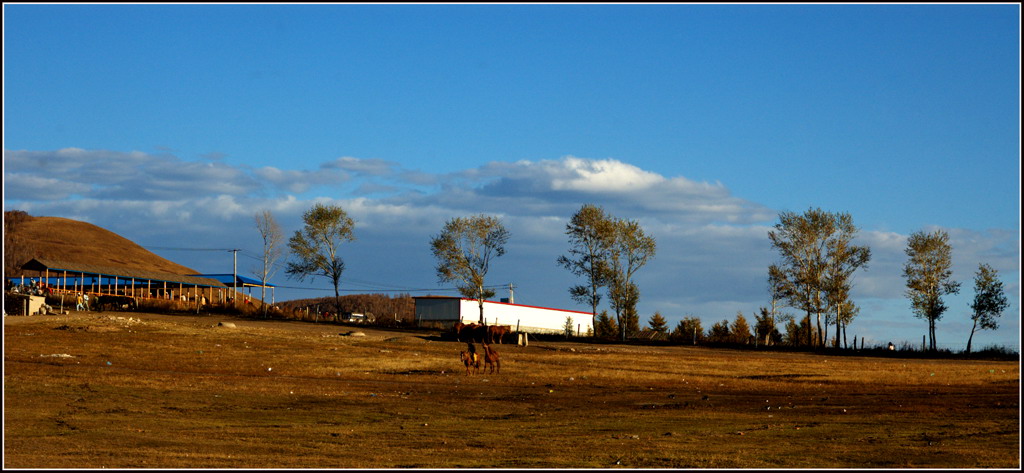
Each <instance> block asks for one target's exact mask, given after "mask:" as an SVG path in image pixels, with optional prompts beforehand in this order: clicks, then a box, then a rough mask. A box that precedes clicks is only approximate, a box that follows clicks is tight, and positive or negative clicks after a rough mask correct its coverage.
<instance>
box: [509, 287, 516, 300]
mask: <svg viewBox="0 0 1024 473" xmlns="http://www.w3.org/2000/svg"><path fill="white" fill-rule="evenodd" d="M514 290H515V286H514V285H513V284H512V283H508V303H509V304H515V303H516V294H515V292H514Z"/></svg>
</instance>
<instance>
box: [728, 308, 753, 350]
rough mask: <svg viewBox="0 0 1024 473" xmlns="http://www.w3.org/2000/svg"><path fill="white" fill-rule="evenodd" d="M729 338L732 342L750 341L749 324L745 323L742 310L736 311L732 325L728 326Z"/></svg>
mask: <svg viewBox="0 0 1024 473" xmlns="http://www.w3.org/2000/svg"><path fill="white" fill-rule="evenodd" d="M729 339H730V340H731V341H732V342H733V343H749V342H750V324H748V323H747V318H746V317H744V316H743V312H736V319H735V320H733V322H732V327H730V328H729Z"/></svg>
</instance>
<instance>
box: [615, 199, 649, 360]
mask: <svg viewBox="0 0 1024 473" xmlns="http://www.w3.org/2000/svg"><path fill="white" fill-rule="evenodd" d="M656 249H657V244H656V243H655V241H654V237H651V236H648V235H647V234H646V233H644V230H643V228H641V227H640V222H638V221H636V220H622V219H617V220H615V222H614V238H613V239H612V241H611V249H610V251H609V258H608V261H609V267H610V270H611V276H610V281H609V285H608V288H609V289H608V295H609V299H611V306H612V309H614V310H615V317H616V319H617V320H618V322H619V337H620V340H623V341H625V340H626V335H627V333H628V332H629V331H630V329H632V330H636V329H639V315H638V314H637V313H636V305H637V302H638V301H639V300H640V288H639V287H637V285H636V284H635V283H634V282H633V275H634V274H635V273H636V272H637V271H638V270H639V269H640V268H642V267H643V266H644V265H645V264H647V262H648V261H650V259H651V258H653V257H654V253H655V251H656ZM634 326H635V327H634Z"/></svg>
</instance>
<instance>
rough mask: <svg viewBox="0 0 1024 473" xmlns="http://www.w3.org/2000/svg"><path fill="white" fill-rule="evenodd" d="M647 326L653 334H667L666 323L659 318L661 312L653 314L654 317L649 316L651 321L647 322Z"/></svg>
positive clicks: (663, 319) (662, 318)
mask: <svg viewBox="0 0 1024 473" xmlns="http://www.w3.org/2000/svg"><path fill="white" fill-rule="evenodd" d="M647 326H648V327H650V328H651V330H654V331H655V332H659V333H665V332H668V321H666V320H665V318H664V317H662V316H661V312H655V313H654V315H652V316H651V319H650V320H648V321H647Z"/></svg>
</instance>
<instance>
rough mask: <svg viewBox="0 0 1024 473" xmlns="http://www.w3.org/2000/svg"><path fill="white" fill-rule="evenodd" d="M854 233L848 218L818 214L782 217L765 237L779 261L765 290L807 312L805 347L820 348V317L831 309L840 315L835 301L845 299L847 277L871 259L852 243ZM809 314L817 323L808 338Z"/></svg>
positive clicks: (848, 284) (812, 210)
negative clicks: (818, 346)
mask: <svg viewBox="0 0 1024 473" xmlns="http://www.w3.org/2000/svg"><path fill="white" fill-rule="evenodd" d="M856 233H857V228H856V227H855V226H854V225H853V220H852V218H851V217H850V215H849V214H846V213H831V212H826V211H823V210H821V209H808V210H807V211H806V212H804V213H803V214H797V213H794V212H782V213H780V214H779V223H777V224H776V225H775V228H774V230H771V231H769V232H768V238H769V239H770V240H771V243H772V247H773V248H775V249H776V250H778V252H779V256H780V257H781V262H780V263H779V264H777V265H772V266H771V267H769V285H770V287H771V289H772V291H773V294H777V295H782V296H783V297H785V299H786V300H787V304H788V305H790V306H791V307H794V308H798V309H801V310H803V311H804V312H805V313H806V318H807V320H808V323H807V324H806V326H805V327H806V329H807V332H806V333H807V342H808V344H809V345H822V344H823V343H824V333H825V332H824V330H823V328H822V315H823V314H826V315H827V314H828V313H829V311H830V309H833V308H834V309H835V310H836V311H838V310H841V307H842V306H841V304H840V302H839V300H840V299H842V300H845V298H846V296H845V295H844V294H842V293H841V292H842V291H846V292H847V293H848V291H849V287H850V284H852V283H851V279H850V275H852V273H853V272H854V271H856V270H857V269H858V268H860V267H862V266H864V265H865V264H866V263H867V261H868V259H870V250H868V249H867V247H860V246H855V245H853V244H852V243H851V241H852V239H853V238H854V236H855V235H856ZM811 314H814V315H815V321H816V324H817V330H816V333H817V336H815V337H813V338H812V336H811V335H812V331H811V330H810V327H811V325H810V319H811ZM826 323H827V319H826Z"/></svg>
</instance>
